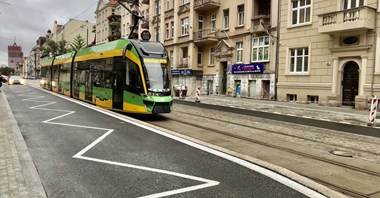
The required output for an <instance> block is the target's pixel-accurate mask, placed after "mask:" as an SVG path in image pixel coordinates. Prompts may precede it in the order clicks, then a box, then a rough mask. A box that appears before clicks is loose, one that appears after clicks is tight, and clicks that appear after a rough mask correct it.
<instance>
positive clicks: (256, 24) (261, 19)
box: [251, 15, 270, 33]
mask: <svg viewBox="0 0 380 198" xmlns="http://www.w3.org/2000/svg"><path fill="white" fill-rule="evenodd" d="M263 25H264V26H266V27H268V26H269V25H270V16H269V15H257V16H255V17H254V18H253V19H252V29H251V31H252V33H261V32H266V29H265V28H264V26H263Z"/></svg>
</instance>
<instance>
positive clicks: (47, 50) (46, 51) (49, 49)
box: [41, 39, 58, 57]
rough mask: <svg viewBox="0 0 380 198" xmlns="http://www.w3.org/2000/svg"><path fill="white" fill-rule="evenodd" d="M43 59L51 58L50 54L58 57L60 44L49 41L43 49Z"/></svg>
mask: <svg viewBox="0 0 380 198" xmlns="http://www.w3.org/2000/svg"><path fill="white" fill-rule="evenodd" d="M41 51H42V57H45V56H49V55H50V54H54V55H57V52H58V44H57V43H56V42H55V41H53V40H50V39H49V40H48V41H47V42H46V43H45V44H44V45H43V46H42V48H41Z"/></svg>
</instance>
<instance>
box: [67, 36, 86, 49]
mask: <svg viewBox="0 0 380 198" xmlns="http://www.w3.org/2000/svg"><path fill="white" fill-rule="evenodd" d="M70 47H71V50H72V51H76V50H80V49H82V48H85V47H86V41H85V40H84V39H83V38H82V37H81V36H80V35H78V36H76V37H75V38H74V40H73V42H72V43H71V44H70Z"/></svg>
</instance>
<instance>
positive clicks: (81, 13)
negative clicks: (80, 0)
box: [73, 1, 98, 19]
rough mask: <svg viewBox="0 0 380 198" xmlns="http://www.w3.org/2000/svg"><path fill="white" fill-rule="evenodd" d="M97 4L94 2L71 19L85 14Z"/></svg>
mask: <svg viewBox="0 0 380 198" xmlns="http://www.w3.org/2000/svg"><path fill="white" fill-rule="evenodd" d="M97 3H98V2H97V1H96V2H94V3H93V4H91V5H90V6H89V7H88V8H86V9H85V10H83V11H82V12H80V13H79V14H78V15H77V16H75V17H73V18H74V19H76V18H78V17H79V16H80V15H82V14H83V13H85V12H87V11H88V10H89V9H90V8H92V7H93V6H94V5H95V4H97Z"/></svg>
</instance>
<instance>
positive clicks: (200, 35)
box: [193, 29, 218, 46]
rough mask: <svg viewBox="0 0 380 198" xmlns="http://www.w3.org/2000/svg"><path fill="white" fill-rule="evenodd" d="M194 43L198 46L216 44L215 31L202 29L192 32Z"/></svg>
mask: <svg viewBox="0 0 380 198" xmlns="http://www.w3.org/2000/svg"><path fill="white" fill-rule="evenodd" d="M193 39H194V43H195V44H197V45H198V46H200V45H210V44H214V43H217V42H218V36H217V31H216V30H214V31H211V29H204V30H199V31H197V32H194V37H193Z"/></svg>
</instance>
